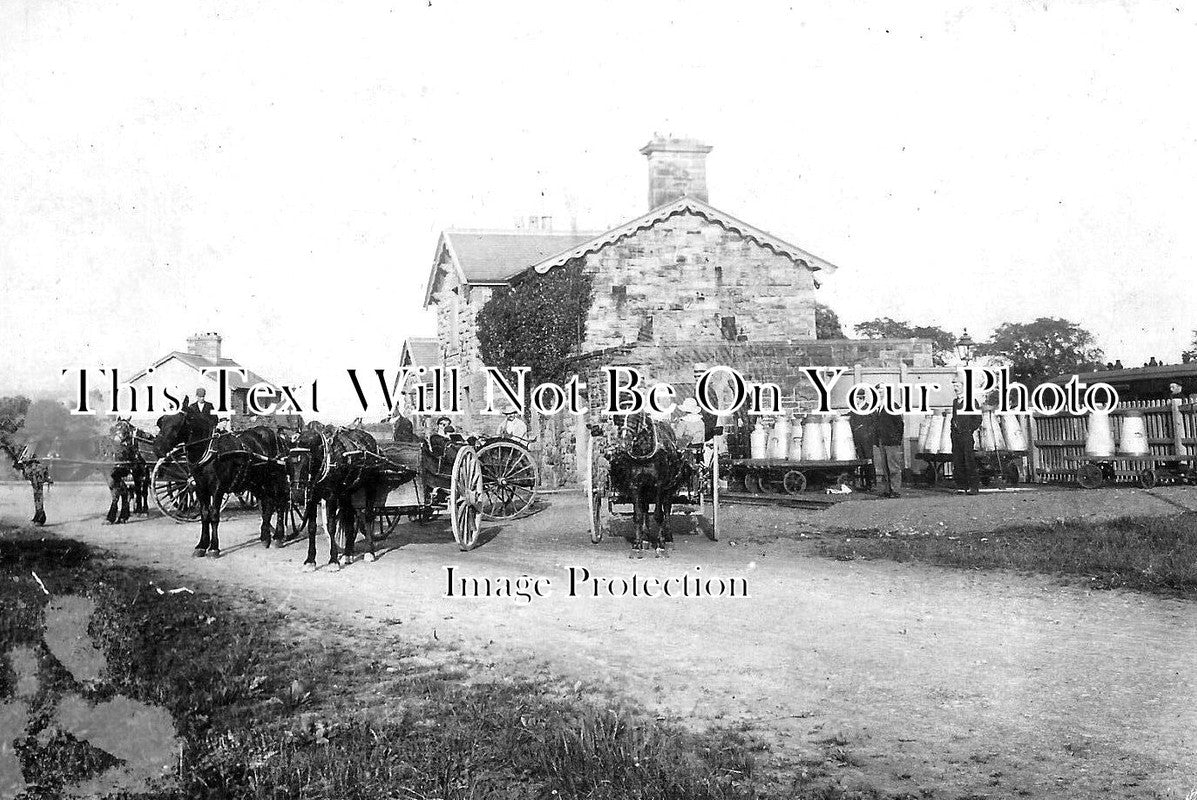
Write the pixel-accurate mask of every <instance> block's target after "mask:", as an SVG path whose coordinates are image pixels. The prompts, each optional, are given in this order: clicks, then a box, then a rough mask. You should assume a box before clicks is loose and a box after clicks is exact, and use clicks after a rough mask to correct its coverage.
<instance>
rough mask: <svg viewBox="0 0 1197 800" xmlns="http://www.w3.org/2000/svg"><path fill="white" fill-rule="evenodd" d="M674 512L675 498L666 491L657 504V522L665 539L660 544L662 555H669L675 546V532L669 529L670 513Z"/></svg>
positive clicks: (659, 534) (661, 535)
mask: <svg viewBox="0 0 1197 800" xmlns="http://www.w3.org/2000/svg"><path fill="white" fill-rule="evenodd" d="M672 513H673V500H672V498H670V496H669V493H666V494H665V496H664V497H662V498H661V501H660V504H659V505H658V506H657V524H658V525H659V526H660V531H659V533H658V536H659V537H660V539H661V540H663V542H661V543H660V544H658V549H659V550H660V553H661V555H663V556H665V557H666V558H668V557H669V551H670V550H671V549H672V548H673V534H672V533H671V532H670V530H669V515H670V514H672Z"/></svg>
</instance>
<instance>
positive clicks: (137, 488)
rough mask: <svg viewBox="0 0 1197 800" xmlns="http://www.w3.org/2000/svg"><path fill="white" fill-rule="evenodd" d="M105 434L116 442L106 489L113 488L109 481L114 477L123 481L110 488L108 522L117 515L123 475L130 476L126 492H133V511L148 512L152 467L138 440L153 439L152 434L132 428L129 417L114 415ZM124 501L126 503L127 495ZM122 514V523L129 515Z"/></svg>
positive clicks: (149, 440) (137, 512) (146, 440)
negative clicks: (114, 419)
mask: <svg viewBox="0 0 1197 800" xmlns="http://www.w3.org/2000/svg"><path fill="white" fill-rule="evenodd" d="M108 435H109V436H111V437H112V440H113V443H114V444H115V445H116V447H115V457H114V461H115V463H114V465H113V469H112V471H111V472H110V473H109V476H108V477H109V487H108V488H109V491H113V486H112V483H113V481H114V480H119V481H120V483H121V484H122V486H121V487H119V488H118V489H117V490H115V491H113V498H112V507H111V508H110V509H109V510H108V521H109V522H113V517H114V516H116V514H115V510H116V504H117V500H118V496H117V495H118V494H119V493H120V491H121V489H123V484H124V479H125V477H128V478H129V482H130V484H131V486H130V488H129V490H128V491H129V492H130V493H131V494H132V498H133V508H132V513H134V514H149V513H150V472H151V471H152V468H151V467H150V465H149V463H148V462H147V461H146V460H145V456H144V455H142V452H141V448H140V447H139V446H138V443H139V442H152V441H153V437H151V436H150V435H149V434H148V433H146V432H145V431H143V430H140V429H138V428H136V427H134V426H133V422H132V420H131V419H130V418H129V417H117V418H116V422H114V423H112V427H111V428H110V429H109V431H108ZM118 472H119V475H118ZM123 502H124V503H126V504H127V502H128V501H127V498H125V499H124V501H123ZM123 516H124V519H120V520H119V521H121V522H124V521H126V520H127V519H128V518H129V515H128V514H127V513H125V514H123Z"/></svg>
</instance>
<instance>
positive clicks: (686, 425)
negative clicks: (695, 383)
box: [674, 397, 707, 449]
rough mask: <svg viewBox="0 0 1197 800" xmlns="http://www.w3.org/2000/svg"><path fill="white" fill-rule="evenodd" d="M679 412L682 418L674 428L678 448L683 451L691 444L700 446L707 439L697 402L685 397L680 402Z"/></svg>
mask: <svg viewBox="0 0 1197 800" xmlns="http://www.w3.org/2000/svg"><path fill="white" fill-rule="evenodd" d="M680 410H681V412H682V417H681V419H679V420H678V421H677V423H676V427H675V428H674V433H676V434H677V445H678V447H680V448H683V449H684V448H686V447H689V446H690V445H692V444H701V443H702V442H703V440H705V439H706V438H707V428H706V425H705V424H704V423H703V421H702V412H701V411H700V410H699V408H698V401H697V400H695V399H694V398H693V397H687V398H686V399H685V400H684V401H683V402H682V405H681V408H680Z"/></svg>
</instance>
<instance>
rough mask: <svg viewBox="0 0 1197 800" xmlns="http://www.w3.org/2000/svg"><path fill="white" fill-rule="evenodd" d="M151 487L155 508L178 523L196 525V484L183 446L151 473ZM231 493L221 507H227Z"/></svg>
mask: <svg viewBox="0 0 1197 800" xmlns="http://www.w3.org/2000/svg"><path fill="white" fill-rule="evenodd" d="M150 486H151V487H153V490H154V505H156V506H158V510H159V511H161V512H162V513H163V514H165V515H166V516H168V517H170V518H171V519H173V520H174V521H175V522H195V521H196V520H197V519H199V513H200V509H199V501H198V500H197V499H196V496H195V483H194V482H193V481H192V480H191V466H190V465H189V464H188V463H187V453H186V451H185V450H184V449H183V445H179V446H178V447H176V448H175V449H174V450H171V451H170V452H169V453H167V454H166V455H165V456H163V457H162V458H160V459H158V463H156V464H154V470H153V472H151V473H150ZM230 497H232V495H230V494H225V496H224V498H223V500H222V502H221V505H220V508H221V510H224V507H225V506H226V505H228V502H229V498H230Z"/></svg>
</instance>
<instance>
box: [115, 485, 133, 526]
mask: <svg viewBox="0 0 1197 800" xmlns="http://www.w3.org/2000/svg"><path fill="white" fill-rule="evenodd" d="M118 483H119V484H120V493H121V513H120V516H119V517H117V518H116V521H117V522H128V521H129V494H130V492H129V487H128V485H127V484H126V483H125V479H124V478H121V479H120V480H119V481H118Z"/></svg>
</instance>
